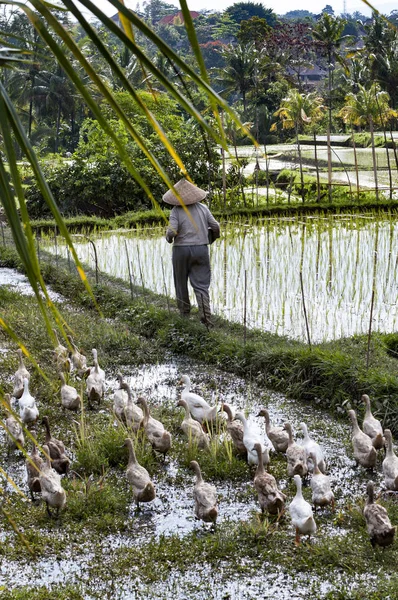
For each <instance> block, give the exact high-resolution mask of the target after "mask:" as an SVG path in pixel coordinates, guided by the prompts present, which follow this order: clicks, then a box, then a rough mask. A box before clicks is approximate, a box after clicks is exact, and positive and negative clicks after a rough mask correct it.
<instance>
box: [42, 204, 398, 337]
mask: <svg viewBox="0 0 398 600" xmlns="http://www.w3.org/2000/svg"><path fill="white" fill-rule="evenodd" d="M303 223H304V221H303V220H301V219H297V218H286V219H266V220H262V221H261V220H260V221H258V220H256V219H255V218H252V219H248V220H245V221H243V220H241V219H239V218H237V217H234V218H232V217H230V218H229V219H228V221H227V222H226V223H224V224H223V237H222V239H221V240H220V241H219V242H217V244H216V245H214V246H212V247H211V249H210V255H211V264H212V272H213V281H212V285H211V288H210V292H211V302H212V306H213V307H214V312H215V313H217V314H220V315H222V316H224V317H225V318H227V319H229V320H232V321H237V322H240V323H243V321H244V318H245V314H246V323H247V327H248V328H261V329H265V330H266V331H270V332H272V333H278V334H279V335H287V336H289V337H293V338H298V339H301V340H305V339H307V338H308V330H309V334H310V338H311V341H312V342H313V343H317V342H320V341H327V340H330V339H335V338H339V337H346V336H350V335H353V334H360V333H366V332H367V331H368V325H369V311H370V303H371V295H372V289H373V288H374V289H376V290H377V293H376V294H375V300H374V308H373V327H372V329H373V330H379V331H385V332H389V331H392V330H393V327H394V326H395V323H396V321H397V318H398V313H397V311H398V307H397V306H396V302H395V297H394V283H393V282H394V281H395V275H396V270H397V265H398V260H397V259H396V256H395V255H394V249H393V243H392V240H393V239H394V236H395V235H396V232H397V229H398V222H397V219H396V217H395V215H393V214H388V215H383V216H380V215H378V214H377V213H373V214H372V213H371V214H367V215H351V214H349V215H339V216H337V215H335V216H333V217H331V216H328V215H325V216H324V215H322V213H321V214H319V215H318V216H316V217H315V216H314V217H307V218H306V219H305V235H304V236H303V235H302V234H303V230H302V227H303V225H302V224H303ZM376 230H378V242H377V243H378V251H377V255H378V262H377V265H378V266H377V273H376V275H375V281H373V256H374V252H375V235H376ZM162 234H163V229H162V228H161V227H150V226H145V225H143V226H141V227H139V228H138V229H137V230H136V231H129V232H128V233H123V234H122V233H120V232H118V233H117V234H116V233H109V232H108V233H101V234H100V235H99V236H98V237H97V238H96V239H95V244H96V247H97V252H98V260H99V269H100V271H105V272H107V273H109V274H111V275H113V276H117V277H120V278H122V279H124V280H125V281H126V282H129V281H130V279H131V277H133V278H134V280H135V281H136V283H137V285H139V286H143V287H144V288H146V289H149V290H151V291H153V292H155V293H158V294H164V292H165V289H167V290H168V293H170V294H171V295H174V285H173V280H172V268H171V256H170V253H171V248H170V246H169V245H168V244H167V243H166V241H165V239H164V238H163V235H162ZM52 247H53V249H54V246H52ZM126 247H128V256H129V259H130V263H131V264H130V265H129V261H128V259H127V255H126ZM76 249H77V251H78V254H79V257H80V259H81V260H82V261H83V262H86V263H88V264H91V265H93V264H94V263H93V257H92V251H91V249H90V247H89V244H87V242H86V241H84V242H83V240H81V242H76ZM62 251H63V250H62V246H61V244H60V243H59V244H58V252H59V253H61V252H62ZM162 255H164V256H165V258H164V262H163V267H164V268H163V271H162V272H160V271H159V265H158V257H159V256H162ZM64 256H65V254H64ZM300 274H301V275H300ZM245 277H246V281H247V291H246V295H245V291H244V290H245V285H244V281H245ZM301 279H302V282H303V285H304V289H305V303H306V310H307V317H308V330H307V327H306V323H305V316H304V313H303V311H302V310H300V304H302V286H301V283H300V280H301ZM192 303H193V305H195V300H194V298H193V297H192ZM245 307H246V308H245Z"/></svg>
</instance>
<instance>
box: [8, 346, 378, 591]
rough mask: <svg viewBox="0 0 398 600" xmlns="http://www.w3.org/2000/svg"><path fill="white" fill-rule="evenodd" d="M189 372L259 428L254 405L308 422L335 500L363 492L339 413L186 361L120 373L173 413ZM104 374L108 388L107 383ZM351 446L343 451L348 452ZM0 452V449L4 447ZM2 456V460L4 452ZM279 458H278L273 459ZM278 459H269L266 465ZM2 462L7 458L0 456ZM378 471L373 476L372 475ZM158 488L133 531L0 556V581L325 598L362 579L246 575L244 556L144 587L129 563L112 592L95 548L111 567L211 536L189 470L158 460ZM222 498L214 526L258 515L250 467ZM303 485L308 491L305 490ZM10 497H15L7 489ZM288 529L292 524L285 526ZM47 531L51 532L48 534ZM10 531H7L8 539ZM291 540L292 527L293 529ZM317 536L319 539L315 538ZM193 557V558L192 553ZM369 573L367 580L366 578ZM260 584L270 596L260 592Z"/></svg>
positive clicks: (266, 568)
mask: <svg viewBox="0 0 398 600" xmlns="http://www.w3.org/2000/svg"><path fill="white" fill-rule="evenodd" d="M183 373H189V374H190V376H191V379H192V383H193V389H194V391H195V392H197V393H199V394H201V395H203V396H204V397H205V398H206V399H207V400H208V401H209V402H210V403H212V402H216V401H218V402H220V401H221V400H224V401H227V402H229V403H231V404H233V405H234V406H235V407H236V408H239V409H244V410H246V411H247V412H248V413H249V414H250V415H251V419H252V421H253V422H254V423H255V424H256V426H257V427H258V429H259V430H261V431H263V432H264V423H263V422H262V420H261V419H258V418H256V417H255V416H253V415H256V414H257V412H258V409H259V407H260V406H263V405H264V406H267V408H268V410H269V412H270V415H271V422H272V423H273V424H282V423H283V422H285V421H286V420H288V421H290V422H291V423H292V424H293V427H294V430H296V431H297V430H298V427H299V423H300V422H302V421H304V422H306V423H307V425H308V428H309V432H310V435H311V437H313V438H314V439H315V440H316V441H318V442H319V443H320V444H321V445H322V447H323V450H324V452H325V455H326V457H327V463H328V468H329V473H330V476H331V480H332V486H333V489H334V491H335V494H336V498H337V510H338V509H339V508H341V507H342V505H343V503H344V501H345V500H346V499H347V498H351V497H352V498H355V497H357V496H362V495H363V494H364V490H365V487H366V480H367V478H368V477H369V476H368V475H367V474H366V473H364V472H363V471H362V470H361V469H358V470H357V469H355V468H354V461H353V460H352V456H351V451H350V444H349V438H350V428H349V426H348V424H347V422H346V420H345V419H343V420H342V421H341V422H336V420H334V419H332V418H331V417H330V416H329V415H328V414H327V413H325V411H322V410H320V409H318V408H317V407H314V406H310V405H304V406H303V405H298V404H297V403H296V402H294V401H292V400H290V399H287V398H286V397H284V396H282V395H279V394H273V393H269V392H267V391H265V390H264V389H258V388H257V387H256V385H254V384H250V383H247V382H245V381H244V380H242V379H240V378H238V377H235V376H233V375H230V374H225V373H223V372H222V371H219V370H215V369H212V368H209V367H207V366H204V365H200V364H195V363H192V362H191V361H187V360H181V359H180V358H175V357H173V358H172V359H170V361H169V362H168V363H165V364H159V365H148V366H145V367H142V368H140V369H137V368H128V367H126V368H125V369H123V374H124V375H125V377H126V378H127V379H128V380H129V381H130V384H131V386H132V388H133V390H134V391H135V393H137V394H140V393H143V394H145V395H146V396H148V397H149V398H150V401H151V404H152V403H153V404H157V405H162V404H165V405H166V406H168V407H170V410H174V406H175V404H176V401H177V399H178V398H179V394H180V388H179V387H178V385H177V382H178V380H179V377H180V376H181V375H182V374H183ZM112 382H113V380H112V379H111V378H109V384H110V385H109V390H111V389H112V388H113V387H114V386H113V383H112ZM105 405H106V407H107V408H108V410H109V412H110V410H111V406H112V393H111V392H110V391H108V394H107V399H106V402H105ZM175 410H176V420H177V421H178V420H179V419H182V413H181V412H180V411H179V410H177V409H175ZM0 443H1V446H2V448H3V449H4V448H5V444H4V434H3V432H0ZM347 448H348V450H347ZM2 453H3V454H4V450H3V452H2ZM3 459H5V457H4V456H3ZM279 460H280V459H279ZM273 461H275V458H274V457H272V458H271V469H272V462H273ZM2 463H3V464H5V462H4V460H3V461H2ZM8 472H9V474H10V475H11V476H12V477H13V478H14V480H15V481H16V483H18V485H20V486H21V488H22V489H24V490H25V489H26V478H25V472H24V466H23V461H22V460H21V459H20V458H19V459H18V458H16V457H15V456H14V457H13V458H12V459H11V461H10V463H9V469H8ZM374 477H375V475H374V474H373V475H372V478H374ZM154 480H155V484H156V487H157V494H158V495H157V499H156V501H155V502H153V503H151V504H150V505H147V506H145V507H143V510H142V512H141V513H140V514H138V515H137V514H136V513H135V506H134V504H133V503H131V506H130V515H129V522H130V527H129V531H131V532H134V535H131V534H130V533H123V534H122V535H109V536H106V537H105V538H104V539H102V541H101V542H100V550H98V548H97V550H96V552H97V553H96V554H94V553H93V548H92V546H91V545H90V543H89V542H87V543H85V544H79V545H78V546H76V544H74V543H73V542H72V541H71V542H70V545H69V548H68V550H67V551H66V552H65V553H62V555H61V556H60V557H58V558H55V557H48V558H44V559H40V560H38V561H28V560H27V561H19V562H14V561H3V563H2V564H1V566H0V586H1V585H5V586H7V587H16V586H17V587H20V586H23V585H26V586H30V587H39V586H41V585H45V586H47V587H50V588H51V587H52V586H53V585H55V584H67V583H73V584H78V585H80V586H81V587H82V589H83V591H84V597H85V598H88V599H90V598H98V597H100V596H101V597H102V598H109V599H110V598H112V599H114V598H115V599H131V600H137V598H170V597H172V596H173V597H175V598H176V599H177V600H185V599H187V600H189V599H192V600H198V599H203V600H204V599H206V600H207V599H208V598H214V599H220V600H221V599H224V598H230V599H232V598H233V599H236V600H238V599H242V600H245V599H252V598H253V599H254V598H259V597H263V598H267V597H268V598H271V597H272V598H277V599H280V600H285V599H286V600H287V599H291V598H297V599H301V598H303V599H304V598H310V597H315V596H314V595H315V593H316V594H317V597H319V598H322V597H323V596H324V595H325V594H326V593H327V592H330V591H336V590H338V589H340V588H344V587H347V586H349V587H350V588H351V589H353V588H355V587H356V586H358V585H360V584H361V582H362V579H361V577H360V576H356V575H350V577H348V576H347V575H344V574H342V575H338V574H337V575H336V574H333V575H332V574H330V575H328V576H327V577H324V578H318V577H313V576H312V575H311V574H310V573H307V574H305V573H303V574H299V573H298V574H296V575H295V576H294V577H292V576H291V575H289V574H287V573H286V572H284V570H283V569H281V568H278V567H277V566H276V565H274V564H264V565H263V568H262V569H261V573H260V572H254V573H253V572H251V567H250V561H248V560H247V559H245V558H244V557H242V567H245V568H246V569H247V572H248V574H247V575H239V576H238V575H232V576H228V577H227V578H226V577H225V576H224V569H225V571H226V572H228V565H227V564H225V563H224V564H223V563H222V562H221V563H220V564H218V565H217V568H211V567H210V566H203V565H202V564H201V565H200V566H197V567H195V566H193V567H192V568H191V569H190V570H189V571H188V572H187V573H184V574H182V573H181V572H179V571H176V570H171V571H170V574H169V576H168V577H167V579H166V580H165V581H162V582H157V583H156V584H146V583H145V582H144V581H143V580H142V578H141V577H140V573H139V568H138V565H132V567H131V574H130V576H129V577H121V578H118V577H115V579H114V580H113V581H112V586H111V589H110V583H109V581H108V580H107V581H104V580H102V579H101V577H100V576H98V575H97V566H98V564H97V561H98V552H100V554H101V556H103V561H104V563H105V564H107V561H108V562H109V564H111V559H112V554H113V552H114V551H122V550H123V548H128V547H130V546H132V545H136V544H138V545H141V544H148V543H151V541H155V540H158V539H159V538H160V536H170V535H177V536H179V537H184V536H186V535H188V534H192V532H196V534H197V535H211V534H210V533H208V532H206V526H204V525H203V524H201V523H198V522H197V521H196V520H195V519H194V515H193V498H192V486H193V476H192V473H191V472H189V471H188V470H181V469H180V468H179V466H178V465H177V464H176V463H175V462H174V461H172V460H170V459H167V460H166V462H165V464H164V465H162V464H161V462H160V463H159V469H158V475H157V476H156V477H155V478H154ZM376 481H377V487H378V488H379V483H380V481H381V475H380V468H379V470H378V473H377V475H376ZM214 483H215V485H216V486H217V490H218V495H219V523H220V525H222V524H224V526H228V523H234V522H237V521H239V520H240V521H245V520H249V519H250V517H251V516H252V515H253V513H255V512H258V507H257V504H256V501H255V498H254V495H252V494H247V492H248V491H249V490H250V489H251V487H252V483H251V476H250V474H249V471H248V476H247V480H246V481H244V482H241V483H238V484H235V483H234V484H231V483H228V482H217V481H215V482H214ZM279 484H280V487H281V489H282V490H283V491H284V492H285V493H286V494H287V495H288V498H289V500H290V499H291V498H292V490H291V486H289V485H288V481H287V477H284V476H282V478H280V480H279ZM308 492H309V490H308V489H305V492H304V493H305V495H308ZM9 493H11V494H12V493H14V491H13V490H12V488H10V489H9ZM287 527H288V528H289V524H287ZM52 532H53V535H54V536H59V537H60V538H63V536H64V535H65V533H64V532H63V531H62V526H61V527H60V528H59V529H58V530H57V529H55V530H54V529H53V530H52ZM46 533H47V534H48V531H47V532H46ZM10 535H13V534H7V537H8V536H10ZM331 535H338V536H342V537H343V536H346V535H347V531H345V530H344V529H342V528H339V527H338V526H336V525H334V524H333V522H332V518H331V519H330V522H329V521H328V525H324V526H323V527H320V528H319V531H318V533H317V536H316V538H318V539H319V538H322V537H324V536H331ZM292 537H293V532H292ZM316 538H315V543H316ZM198 558H199V557H198ZM370 579H371V578H369V576H367V582H369V580H370ZM265 590H266V593H265Z"/></svg>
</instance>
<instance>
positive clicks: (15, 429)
mask: <svg viewBox="0 0 398 600" xmlns="http://www.w3.org/2000/svg"><path fill="white" fill-rule="evenodd" d="M4 400H5V402H6V404H7V407H8V408H7V409H6V410H7V413H8V417H7V419H6V432H7V434H8V451H10V450H14V449H15V448H23V447H24V445H25V438H24V434H23V428H22V424H21V423H20V422H19V421H18V419H16V418H15V417H14V415H13V414H12V411H11V406H10V401H11V398H10V395H9V394H5V395H4Z"/></svg>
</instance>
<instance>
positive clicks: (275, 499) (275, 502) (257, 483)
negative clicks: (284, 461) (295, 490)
mask: <svg viewBox="0 0 398 600" xmlns="http://www.w3.org/2000/svg"><path fill="white" fill-rule="evenodd" d="M254 449H255V451H256V452H257V458H258V466H257V470H256V474H255V476H254V481H253V483H254V487H255V489H256V491H257V494H258V501H259V504H260V508H261V512H265V511H268V512H269V513H270V515H276V514H278V513H280V512H282V511H283V509H284V507H285V500H286V496H285V494H282V492H281V491H280V490H279V489H278V485H277V483H276V480H275V477H274V476H273V475H271V474H270V473H267V471H266V470H265V469H264V464H263V455H262V452H261V445H260V444H255V445H254ZM266 451H267V452H268V448H267V450H266Z"/></svg>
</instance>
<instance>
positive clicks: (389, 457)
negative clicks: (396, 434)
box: [382, 429, 398, 491]
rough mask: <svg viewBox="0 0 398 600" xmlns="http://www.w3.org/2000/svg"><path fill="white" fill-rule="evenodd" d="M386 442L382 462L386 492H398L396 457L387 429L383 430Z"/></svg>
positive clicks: (397, 459)
mask: <svg viewBox="0 0 398 600" xmlns="http://www.w3.org/2000/svg"><path fill="white" fill-rule="evenodd" d="M384 437H385V440H386V446H387V450H386V456H385V459H384V460H383V465H382V467H383V475H384V482H385V484H386V488H387V489H388V490H394V491H398V457H397V456H396V454H395V452H394V448H393V446H392V434H391V431H390V430H389V429H385V430H384Z"/></svg>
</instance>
